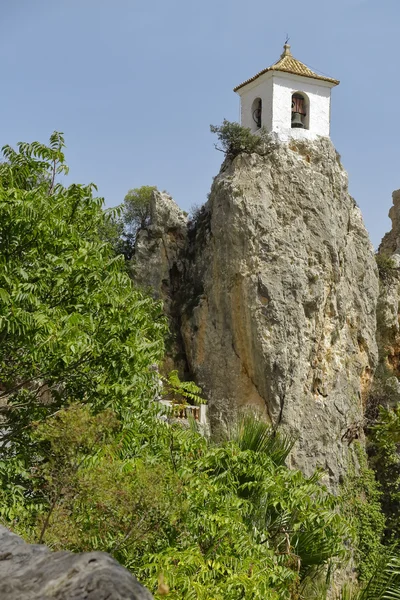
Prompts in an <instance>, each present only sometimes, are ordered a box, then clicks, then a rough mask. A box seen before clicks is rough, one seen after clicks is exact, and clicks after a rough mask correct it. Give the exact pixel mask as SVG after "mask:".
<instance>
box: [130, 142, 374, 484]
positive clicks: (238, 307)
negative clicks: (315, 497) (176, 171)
mask: <svg viewBox="0 0 400 600" xmlns="http://www.w3.org/2000/svg"><path fill="white" fill-rule="evenodd" d="M170 203H171V200H170V198H168V200H167V199H166V198H165V197H157V198H156V199H155V202H154V206H153V210H154V211H155V214H154V217H155V218H154V224H153V225H152V226H151V227H150V229H149V231H147V232H144V233H143V234H142V236H140V237H139V240H138V252H137V255H136V260H137V265H138V267H137V268H138V272H139V273H140V280H141V281H142V282H143V281H147V282H151V283H152V285H153V289H154V290H155V293H156V294H157V295H158V296H159V297H162V298H163V299H164V301H165V305H166V310H167V312H168V313H169V314H170V315H171V318H172V319H173V321H174V323H175V327H176V330H178V331H179V336H180V342H179V343H180V344H181V346H182V349H183V354H184V355H185V361H186V365H187V371H188V373H189V374H190V375H191V376H192V377H194V379H195V380H196V381H197V382H198V383H199V384H200V385H201V386H202V387H203V389H204V391H205V393H206V395H207V397H208V400H209V415H210V421H211V427H212V428H213V429H215V428H216V427H218V426H219V424H220V423H221V422H227V421H229V420H231V419H232V417H233V416H234V415H235V413H236V411H237V410H238V409H240V408H241V407H243V406H252V407H254V408H255V409H256V410H257V411H258V412H259V413H260V414H261V415H262V416H263V417H264V418H266V419H268V420H269V421H270V422H271V423H272V424H273V426H274V427H275V426H282V427H284V428H286V429H287V430H289V431H291V432H293V433H295V434H296V435H297V436H298V438H299V439H298V443H297V445H296V450H295V452H294V454H293V457H292V461H293V465H296V466H299V467H301V468H302V469H303V470H304V471H305V472H310V471H311V470H312V469H313V468H314V467H315V466H317V465H320V466H321V467H323V468H324V469H326V470H327V472H328V473H329V474H330V477H331V480H332V482H337V481H338V480H339V477H340V474H341V473H343V472H344V471H345V469H346V461H347V452H348V444H349V441H350V440H349V439H347V438H348V436H347V437H346V432H347V430H348V429H349V428H350V430H351V431H352V432H354V431H356V432H357V431H358V430H360V431H361V429H362V420H363V410H364V400H365V395H366V393H367V391H368V388H369V385H370V381H371V377H372V375H373V372H374V368H375V365H376V361H377V346H376V339H375V333H376V331H375V330H376V319H375V314H376V304H377V298H378V275H377V268H376V264H375V259H374V253H373V248H372V246H371V243H370V241H369V238H368V234H367V232H366V230H365V227H364V224H363V220H362V217H361V213H360V210H359V208H358V207H357V205H356V204H355V202H354V200H353V199H352V198H351V197H350V196H349V193H348V188H347V175H346V172H345V171H344V170H343V168H342V166H341V164H340V160H339V159H338V156H337V154H336V152H335V149H334V147H333V145H332V144H331V142H330V141H329V140H328V139H325V138H320V139H319V140H318V141H316V142H307V143H305V142H304V143H303V142H302V143H300V142H292V143H291V144H284V143H276V144H271V147H270V152H269V154H268V155H267V156H264V157H261V156H259V155H250V156H249V155H241V156H238V157H236V158H235V159H234V160H233V161H226V162H225V163H224V165H223V166H222V169H221V172H220V174H219V175H218V176H217V177H216V179H215V180H214V183H213V186H212V189H211V194H210V197H209V200H208V202H207V203H206V205H205V206H204V208H203V210H202V212H201V214H200V215H199V217H198V218H197V219H196V222H195V223H189V224H188V226H187V227H186V226H184V223H183V218H182V217H181V214H180V213H179V211H178V210H177V209H176V208H175V209H174V210H172V208H171V209H170V208H169V206H170ZM166 210H168V215H169V216H171V218H169V217H168V218H165V217H163V216H162V215H164V214H165V211H166ZM172 216H173V218H172Z"/></svg>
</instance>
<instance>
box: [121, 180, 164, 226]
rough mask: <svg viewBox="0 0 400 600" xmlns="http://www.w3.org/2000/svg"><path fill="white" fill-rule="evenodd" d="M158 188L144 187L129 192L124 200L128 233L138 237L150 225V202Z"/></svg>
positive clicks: (124, 213)
mask: <svg viewBox="0 0 400 600" xmlns="http://www.w3.org/2000/svg"><path fill="white" fill-rule="evenodd" d="M156 189H157V188H156V187H154V186H150V185H143V186H142V187H140V188H134V189H132V190H129V191H128V193H127V194H126V196H125V198H124V204H123V220H124V223H125V228H126V232H127V233H129V234H132V235H133V236H136V234H137V232H138V231H139V229H144V228H145V227H147V226H148V225H149V224H150V201H151V198H152V195H153V192H154V190H156Z"/></svg>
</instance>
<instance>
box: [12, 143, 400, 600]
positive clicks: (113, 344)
mask: <svg viewBox="0 0 400 600" xmlns="http://www.w3.org/2000/svg"><path fill="white" fill-rule="evenodd" d="M63 146H64V142H63V138H62V136H61V135H60V134H53V136H52V138H51V140H50V145H49V146H45V145H42V144H39V143H33V144H24V143H22V144H19V147H18V151H14V150H13V149H11V148H10V147H5V149H4V156H5V162H3V163H2V164H1V165H0V220H1V223H2V229H1V234H0V263H1V268H0V337H1V344H0V364H1V375H0V385H1V392H0V395H1V398H2V405H1V415H2V419H3V421H2V428H1V432H0V450H1V456H0V515H1V519H2V522H3V523H4V524H6V525H7V526H9V527H10V528H12V529H13V530H15V531H17V532H18V533H20V534H22V535H23V536H24V537H25V538H26V539H28V540H29V541H35V542H44V543H46V544H48V545H49V546H50V547H52V548H55V549H63V548H65V549H70V550H74V551H82V550H85V551H86V550H94V549H96V550H105V551H107V552H110V553H111V554H112V555H113V556H114V557H115V558H117V559H118V560H119V561H120V562H121V563H122V564H123V565H125V566H126V567H128V568H129V569H131V570H132V571H133V572H134V573H135V575H137V576H138V578H139V579H140V580H141V581H142V583H144V584H145V585H147V586H148V587H149V588H150V589H151V591H152V592H153V593H154V595H155V597H156V598H161V597H164V596H167V597H169V598H171V599H176V600H183V599H185V600H186V599H187V600H189V599H191V598H193V599H196V598H198V599H200V600H201V599H204V600H205V599H209V598H213V599H214V600H217V599H218V600H239V599H248V600H250V599H256V598H260V599H264V600H265V599H271V600H281V599H283V600H284V599H285V598H286V599H288V600H290V599H293V600H295V599H300V598H316V599H321V598H323V597H324V592H323V591H321V590H325V591H326V589H327V584H328V583H329V582H330V576H331V575H332V573H333V572H334V570H335V567H336V566H338V565H339V564H344V562H345V561H346V559H347V558H349V557H350V554H351V552H350V549H351V547H352V546H354V544H355V545H356V547H360V551H364V553H365V552H366V551H365V548H364V549H363V548H361V546H360V539H362V540H364V541H365V536H364V538H362V537H360V536H359V535H358V537H357V531H356V524H357V523H355V521H354V515H351V514H346V511H345V510H343V508H342V507H343V502H342V501H341V499H340V498H339V497H336V496H334V495H333V494H331V493H329V492H328V491H327V490H326V489H325V487H324V486H323V484H322V481H321V479H322V478H323V473H320V472H316V473H314V474H313V475H312V476H311V477H306V476H304V475H303V474H302V473H301V472H300V471H297V470H290V469H288V468H287V466H286V464H285V461H286V458H287V456H288V454H289V452H290V451H291V448H292V444H293V441H292V440H291V439H288V438H286V437H284V436H282V435H280V434H279V433H278V432H276V431H273V430H272V429H270V428H269V427H268V426H267V425H265V424H264V423H262V422H258V421H257V420H256V419H255V418H254V417H252V416H244V417H243V418H242V419H241V420H239V422H238V423H237V424H236V425H233V426H232V427H231V428H230V429H229V431H227V432H226V435H225V437H224V438H223V439H220V440H219V441H218V442H216V441H213V440H210V439H207V438H206V437H205V436H203V435H201V433H200V432H199V431H198V429H197V426H196V423H195V422H191V421H189V424H187V425H186V426H182V424H180V423H178V422H176V420H175V419H174V418H173V414H171V412H169V409H166V408H163V405H162V404H161V403H160V402H159V399H160V397H161V395H162V394H163V390H166V391H167V392H168V391H169V390H170V389H172V391H173V394H174V395H177V396H180V397H181V398H182V399H183V400H182V401H183V402H184V401H185V398H190V399H191V400H193V399H194V400H196V401H200V398H199V390H198V388H197V387H196V386H194V385H190V384H182V383H181V382H180V381H179V378H178V377H177V375H176V373H173V374H172V375H171V376H170V377H166V378H165V380H164V381H163V383H162V380H161V379H160V375H159V372H158V366H159V365H160V364H161V361H162V359H163V356H164V337H165V334H166V332H167V324H166V320H165V318H164V317H163V315H162V309H161V306H160V304H159V303H156V302H154V301H153V300H152V299H150V298H149V297H147V296H145V295H144V294H143V293H141V292H140V291H139V290H137V289H135V287H134V286H133V284H132V282H131V280H130V278H129V277H128V275H127V274H126V271H125V266H124V259H123V257H122V256H116V255H115V252H114V250H113V248H112V245H111V243H110V242H109V241H107V239H106V236H105V235H104V231H105V230H107V227H109V225H110V222H112V219H113V218H114V216H113V214H108V213H105V212H104V211H103V209H102V200H101V199H99V198H96V197H94V195H93V192H94V190H95V188H94V186H93V185H89V186H85V185H76V184H73V185H70V186H69V187H64V186H63V185H62V184H61V183H58V182H57V175H58V174H62V173H66V171H67V169H66V165H65V162H64V154H63ZM352 493H354V494H356V495H357V498H358V499H359V500H360V502H361V503H363V502H364V505H363V510H367V508H366V506H365V504H366V503H368V502H369V500H370V499H371V498H373V499H374V500H376V495H375V496H370V497H364V498H363V497H362V496H363V494H364V488H363V489H361V490H357V489H356V488H355V487H353V488H352ZM358 508H359V507H358ZM375 509H376V504H374V510H375ZM349 512H350V513H351V512H354V511H349ZM361 512H362V511H361V509H360V510H359V514H361ZM355 518H356V519H357V518H360V517H359V515H357V514H356V515H355ZM379 518H380V516H379ZM378 521H379V519H378ZM378 521H376V522H378ZM379 522H380V521H379ZM376 535H377V538H379V531H377V532H376ZM379 542H380V540H379ZM357 544H358V546H357ZM369 547H370V546H367V547H366V548H369ZM378 566H379V571H376V570H374V569H373V568H372V565H370V566H369V568H370V570H369V572H368V573H366V575H365V579H367V585H366V586H365V587H364V588H363V590H362V591H360V592H359V591H357V592H356V591H354V590H353V592H351V593H352V594H353V595H352V596H351V597H352V598H360V599H361V598H364V599H365V600H367V599H368V598H398V597H400V596H399V592H398V576H399V575H398V573H399V568H398V562H397V561H396V560H395V559H393V558H390V557H389V558H388V559H386V563H385V565H384V566H381V565H378ZM375 567H376V564H375ZM377 573H379V577H378V576H377ZM370 575H372V576H371V577H369V576H370ZM368 590H369V591H368ZM371 590H372V591H371ZM390 590H392V591H390ZM378 591H379V594H380V595H379V594H378ZM346 593H347V592H346ZM344 594H345V592H343V594H342V596H341V598H343V600H344V598H348V597H350V596H345V595H344ZM368 594H369V595H368ZM371 594H373V595H371ZM385 594H386V595H385Z"/></svg>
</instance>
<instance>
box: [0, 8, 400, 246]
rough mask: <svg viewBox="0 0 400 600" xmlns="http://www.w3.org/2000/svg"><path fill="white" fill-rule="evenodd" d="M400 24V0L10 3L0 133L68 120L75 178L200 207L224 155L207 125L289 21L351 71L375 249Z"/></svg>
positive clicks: (62, 127)
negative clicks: (163, 193) (154, 192)
mask: <svg viewBox="0 0 400 600" xmlns="http://www.w3.org/2000/svg"><path fill="white" fill-rule="evenodd" d="M399 30H400V2H399V0H381V1H380V2H376V0H374V1H370V0H335V2H332V0H301V1H299V0H285V1H284V2H283V1H281V2H278V1H274V2H271V1H269V0H247V1H246V2H243V1H239V0H213V1H212V0H0V49H1V55H2V70H1V73H2V76H1V88H2V93H1V98H0V103H1V112H0V114H1V117H0V119H1V128H0V131H1V136H0V144H1V145H3V144H5V143H9V144H12V145H14V144H15V143H16V142H18V141H20V140H24V141H25V140H26V141H33V140H36V139H38V140H40V141H46V140H47V139H48V137H49V135H50V133H51V132H52V131H53V130H55V129H57V130H59V131H63V132H64V134H65V137H66V143H67V161H68V163H69V165H70V169H71V170H70V179H71V181H76V182H82V183H86V182H89V181H93V182H95V183H96V184H97V185H98V188H99V193H100V194H101V195H102V196H104V197H105V199H106V203H107V205H108V206H113V205H116V204H119V203H120V202H122V200H123V198H124V195H125V193H126V192H127V190H128V189H129V188H132V187H138V186H140V185H157V186H158V187H159V188H160V189H166V190H167V191H169V192H170V193H171V194H172V195H173V197H174V198H175V200H176V201H177V202H178V204H179V205H180V206H181V207H182V208H185V209H189V208H190V206H191V205H193V204H201V203H202V202H204V201H205V199H206V195H207V193H208V191H209V188H210V185H211V181H212V177H213V176H214V175H216V174H217V172H218V170H219V165H220V162H221V156H222V155H221V154H220V153H218V152H216V151H215V150H214V147H213V143H214V140H213V136H212V135H211V134H210V132H209V125H210V123H213V124H219V123H220V122H221V121H222V120H223V118H227V119H229V120H238V118H239V97H238V96H237V95H236V94H234V93H233V92H232V88H233V87H234V86H235V85H237V84H239V83H240V82H242V81H243V80H245V79H247V78H248V77H250V76H252V75H254V74H255V73H256V72H258V71H260V70H261V69H263V68H265V67H266V66H269V65H270V64H271V63H273V62H275V61H276V60H277V59H278V58H279V55H280V53H281V51H282V45H283V43H284V40H285V35H286V33H287V32H288V33H289V35H290V38H291V44H292V52H293V54H294V55H295V56H296V58H299V59H300V60H302V61H303V62H305V63H306V64H308V65H309V66H310V67H312V68H314V69H318V70H319V71H322V72H324V73H326V74H328V75H330V76H332V77H335V78H338V79H340V80H341V85H340V86H339V87H337V88H334V90H333V94H332V95H333V102H332V139H333V142H334V143H335V146H336V148H337V150H338V151H339V152H340V154H341V155H342V161H343V164H344V166H345V168H346V169H347V171H348V172H349V176H350V192H351V194H352V195H353V196H354V197H355V199H356V200H357V202H358V204H359V206H360V207H361V209H362V212H363V215H364V219H365V222H366V225H367V228H368V230H369V232H370V234H371V239H372V241H373V243H374V245H375V246H377V245H378V244H379V241H380V239H381V237H382V235H383V234H384V233H385V232H386V231H387V230H388V229H389V228H390V221H389V219H388V217H387V213H388V210H389V208H390V206H391V193H392V191H393V190H394V189H397V188H400V170H399V149H400V143H399V140H400V111H399V110H398V108H397V107H398V106H399V97H400V76H399V64H400V60H399V58H400V56H399V55H400V49H399V44H398V41H397V40H398V39H399Z"/></svg>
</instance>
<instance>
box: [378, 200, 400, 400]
mask: <svg viewBox="0 0 400 600" xmlns="http://www.w3.org/2000/svg"><path fill="white" fill-rule="evenodd" d="M389 217H390V218H391V220H392V229H391V231H390V232H389V233H387V234H386V235H385V237H384V238H383V240H382V243H381V245H380V247H379V257H378V264H379V273H380V295H379V302H378V309H377V323H378V331H377V333H378V336H377V340H378V345H379V350H380V358H381V367H382V369H383V370H384V373H383V377H381V380H382V382H383V383H384V385H385V388H386V389H385V390H384V391H385V392H386V393H385V396H386V398H390V399H391V400H392V401H393V402H399V401H400V382H399V378H400V190H397V191H395V192H393V206H392V207H391V209H390V211H389Z"/></svg>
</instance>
